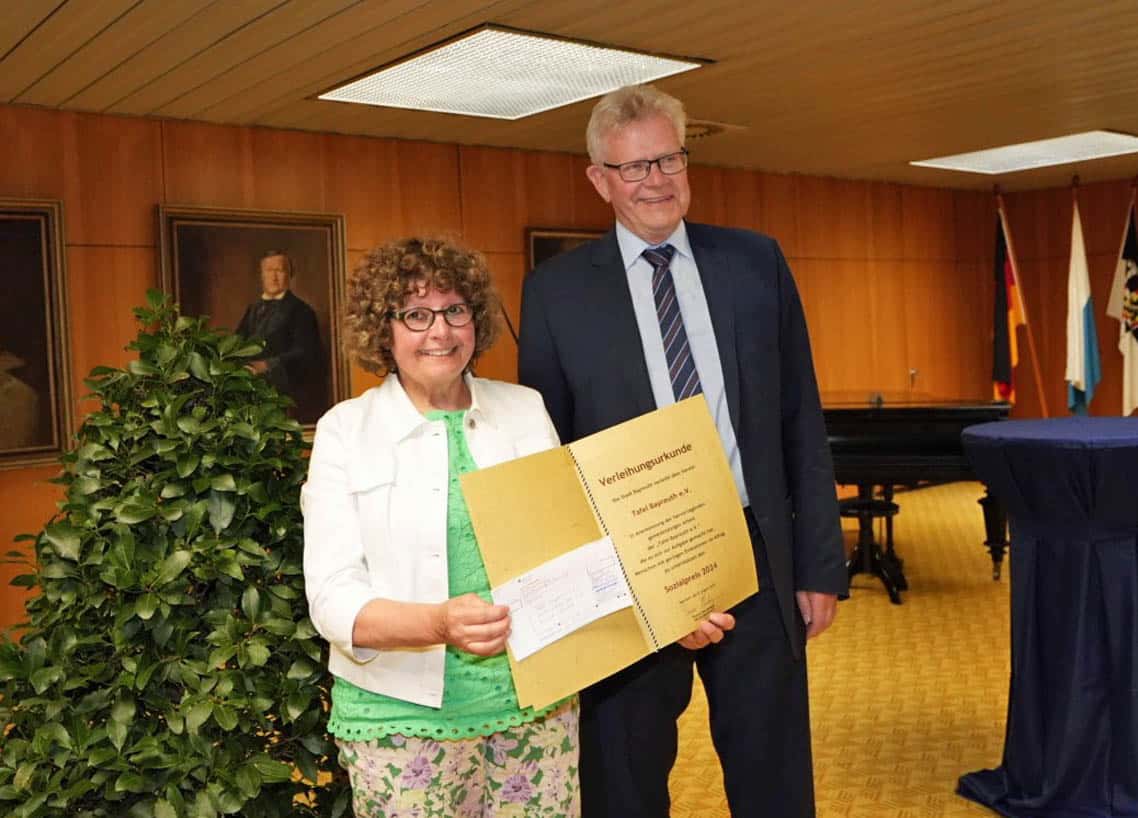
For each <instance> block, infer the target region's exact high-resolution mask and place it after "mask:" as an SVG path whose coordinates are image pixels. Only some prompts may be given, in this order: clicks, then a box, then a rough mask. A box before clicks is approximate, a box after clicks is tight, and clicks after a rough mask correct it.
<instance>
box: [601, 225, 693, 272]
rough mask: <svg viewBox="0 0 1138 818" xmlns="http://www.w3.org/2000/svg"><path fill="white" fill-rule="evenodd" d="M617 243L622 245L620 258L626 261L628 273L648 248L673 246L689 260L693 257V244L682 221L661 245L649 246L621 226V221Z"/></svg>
mask: <svg viewBox="0 0 1138 818" xmlns="http://www.w3.org/2000/svg"><path fill="white" fill-rule="evenodd" d="M616 243H617V244H618V245H620V257H621V259H622V260H623V261H624V269H625V271H628V270H629V269H630V268H631V267H632V265H633V264H635V263H636V260H637V259H639V258H640V254H641V253H643V252H644V251H645V250H646V249H647V248H649V247H659V246H660V245H662V244H670V245H672V246H673V247H675V248H676V252H677V253H678V254H680V255H681V256H686V257H687V258H689V259H690V258H691V257H692V252H691V242H689V241H688V229H687V225H686V224H685V223H684V221H683V220H682V219H681V220H680V223H679V224H678V225H676V229H675V230H673V231H672V235H670V236H668V238H667V239H665V240H664V241H662V242H660V244H649V243H648V242H646V241H644V239H642V238H640V236H638V235H636V234H635V233H633V232H632V231H631V230H629V229H628V228H627V227H625V226H624V225H623V224H621V223H620V221H617V223H616Z"/></svg>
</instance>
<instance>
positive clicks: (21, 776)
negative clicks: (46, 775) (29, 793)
mask: <svg viewBox="0 0 1138 818" xmlns="http://www.w3.org/2000/svg"><path fill="white" fill-rule="evenodd" d="M35 772H36V765H35V764H34V763H33V762H31V761H25V762H24V763H23V764H21V765H20V766H19V767H17V768H16V775H15V776H14V777H13V778H12V786H13V787H15V788H16V789H18V790H26V789H28V784H30V783H31V781H32V776H33V775H35Z"/></svg>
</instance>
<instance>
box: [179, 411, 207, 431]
mask: <svg viewBox="0 0 1138 818" xmlns="http://www.w3.org/2000/svg"><path fill="white" fill-rule="evenodd" d="M176 425H177V427H178V429H179V430H180V431H182V432H185V433H186V434H187V435H196V434H197V433H198V432H199V431H201V428H202V424H201V421H200V420H198V419H197V418H195V417H193V416H192V415H185V416H184V417H180V418H178V420H177V424H176Z"/></svg>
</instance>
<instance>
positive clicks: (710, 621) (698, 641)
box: [680, 612, 735, 650]
mask: <svg viewBox="0 0 1138 818" xmlns="http://www.w3.org/2000/svg"><path fill="white" fill-rule="evenodd" d="M734 627H735V617H733V616H732V615H731V614H729V613H718V612H716V613H710V614H708V615H707V619H705V620H703V621H702V622H700V623H699V627H698V628H696V629H695V630H694V631H692V632H691V633H689V634H688V635H687V636H685V637H684V638H683V639H681V640H680V644H681V645H682V646H683V647H685V648H687V649H688V650H699V649H700V648H705V647H707V646H708V645H711V644H714V643H718V642H722V641H723V637H724V636H726V634H727V631H729V630H731V629H732V628H734Z"/></svg>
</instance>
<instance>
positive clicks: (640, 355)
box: [586, 230, 656, 415]
mask: <svg viewBox="0 0 1138 818" xmlns="http://www.w3.org/2000/svg"><path fill="white" fill-rule="evenodd" d="M592 260H593V266H592V270H591V273H592V281H591V282H590V285H591V286H590V289H591V290H592V294H593V295H592V298H591V299H590V302H591V303H592V304H593V306H594V308H595V309H597V310H598V314H597V315H596V316H595V317H596V320H595V321H594V320H591V319H589V318H586V320H589V321H590V324H591V325H593V326H596V327H605V328H606V330H607V331H608V334H609V337H608V338H607V339H606V340H607V342H608V343H607V344H606V348H607V349H608V350H609V351H610V352H611V354H612V360H614V361H620V362H622V363H621V365H622V368H623V374H624V378H625V381H626V383H627V386H628V396H627V397H628V400H629V401H630V403H631V406H632V410H633V414H634V415H640V414H643V413H645V412H650V411H652V410H653V409H655V408H656V398H655V396H654V395H653V394H652V382H651V380H649V378H648V364H647V363H646V362H645V360H644V345H643V343H642V342H641V340H640V329H639V327H638V326H637V323H636V312H635V310H634V309H633V307H632V295H631V294H630V293H629V292H628V276H627V274H626V273H625V269H624V259H623V258H622V257H621V255H620V245H618V244H617V241H616V231H615V230H610V231H609V232H608V233H607V234H605V236H603V237H602V238H601V239H600V240H599V241H597V242H596V243H595V244H594V245H593V258H592Z"/></svg>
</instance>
